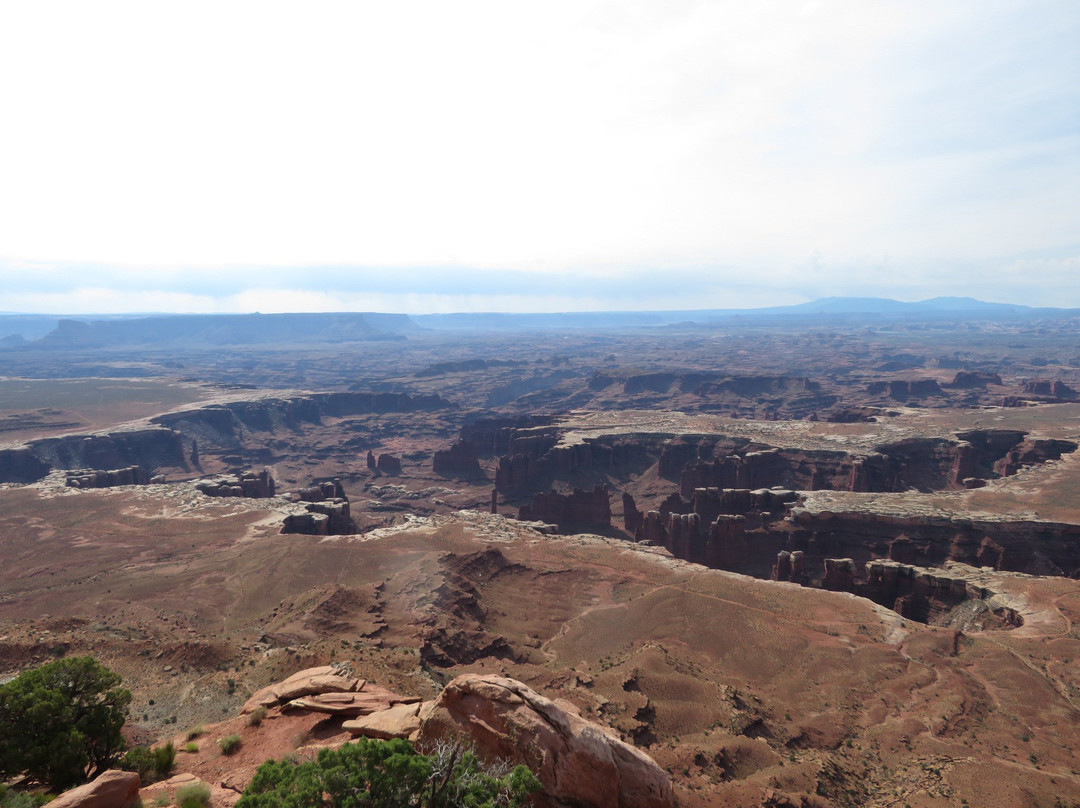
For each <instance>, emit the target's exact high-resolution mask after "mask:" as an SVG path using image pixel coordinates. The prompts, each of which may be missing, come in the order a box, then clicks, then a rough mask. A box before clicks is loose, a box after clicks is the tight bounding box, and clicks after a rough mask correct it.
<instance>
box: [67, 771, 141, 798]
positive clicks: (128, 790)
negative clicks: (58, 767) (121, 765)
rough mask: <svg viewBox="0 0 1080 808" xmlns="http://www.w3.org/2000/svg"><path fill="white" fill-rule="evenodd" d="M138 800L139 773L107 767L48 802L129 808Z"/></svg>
mask: <svg viewBox="0 0 1080 808" xmlns="http://www.w3.org/2000/svg"><path fill="white" fill-rule="evenodd" d="M138 802H139V775H137V774H135V772H124V771H120V770H119V769H109V770H108V771H107V772H103V773H102V774H101V775H99V776H98V777H97V778H95V779H94V780H92V781H91V782H89V783H87V784H86V785H85V786H79V787H78V788H73V789H71V791H65V792H64V793H63V794H61V795H60V796H59V797H57V798H56V799H55V800H53V801H52V802H50V803H49V805H54V806H56V808H129V806H134V805H137V804H138Z"/></svg>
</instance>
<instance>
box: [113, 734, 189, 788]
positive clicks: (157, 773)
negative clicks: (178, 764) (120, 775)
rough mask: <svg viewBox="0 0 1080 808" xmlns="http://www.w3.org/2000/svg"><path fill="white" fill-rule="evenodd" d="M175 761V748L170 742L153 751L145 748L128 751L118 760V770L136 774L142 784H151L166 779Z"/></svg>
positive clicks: (139, 747)
mask: <svg viewBox="0 0 1080 808" xmlns="http://www.w3.org/2000/svg"><path fill="white" fill-rule="evenodd" d="M175 761H176V747H175V746H173V745H172V741H170V742H169V743H167V744H165V745H164V746H158V747H156V748H154V749H147V748H146V747H145V746H136V747H135V748H134V749H129V750H128V751H127V752H126V753H125V754H124V756H123V757H122V758H120V768H121V769H124V770H125V771H129V772H138V774H139V779H140V780H142V782H143V783H144V784H145V783H153V782H155V781H157V780H164V779H165V778H166V777H168V776H169V773H170V772H171V771H172V767H173V763H174V762H175Z"/></svg>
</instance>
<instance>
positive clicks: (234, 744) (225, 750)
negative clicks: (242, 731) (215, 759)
mask: <svg viewBox="0 0 1080 808" xmlns="http://www.w3.org/2000/svg"><path fill="white" fill-rule="evenodd" d="M217 743H218V749H220V750H221V754H223V755H235V754H236V753H237V752H238V751H239V750H240V743H241V741H240V736H239V735H226V736H225V737H224V738H219V739H218V742H217Z"/></svg>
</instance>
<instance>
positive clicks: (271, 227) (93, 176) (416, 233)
mask: <svg viewBox="0 0 1080 808" xmlns="http://www.w3.org/2000/svg"><path fill="white" fill-rule="evenodd" d="M1078 27H1080V9H1078V8H1077V7H1076V6H1075V5H1074V4H1072V3H1071V2H1068V0H1061V2H1044V3H1040V4H1036V5H1035V6H1034V7H1033V6H1032V5H1031V4H1029V3H1021V2H1016V1H1014V2H1001V3H995V4H991V5H987V4H984V3H975V2H972V1H971V0H959V1H958V2H955V3H947V4H942V3H936V2H930V0H916V2H910V3H903V4H898V3H887V2H882V3H866V2H863V1H862V0H820V1H819V2H808V3H802V4H798V3H792V2H766V3H745V2H741V0H739V1H738V2H736V1H735V0H730V1H728V2H712V3H704V4H702V3H689V2H672V3H660V2H643V1H640V0H639V2H562V1H559V0H556V1H555V2H551V3H545V4H542V5H521V4H509V3H503V2H463V3H453V4H449V3H440V2H417V3H407V4H406V3H402V4H393V3H382V4H375V3H364V2H360V3H355V2H314V3H308V4H304V6H303V8H302V9H301V7H300V6H297V5H295V4H286V3H281V2H240V1H237V2H226V3H220V2H214V3H211V2H200V1H199V0H195V1H194V2H190V3H185V4H182V5H176V6H161V5H159V4H149V3H144V2H134V1H131V2H125V1H121V0H105V1H104V2H98V3H94V4H86V3H82V2H42V3H35V4H29V3H28V4H8V5H6V6H4V7H3V8H2V9H0V76H2V77H5V78H2V79H0V111H2V112H3V114H4V117H5V120H6V121H9V122H10V123H9V124H8V125H6V126H5V127H4V129H3V130H2V131H0V177H2V178H3V182H2V183H0V255H3V256H8V257H9V259H10V260H9V262H8V265H9V266H10V265H11V262H12V261H18V260H34V261H37V262H38V265H39V266H54V267H57V269H56V270H55V273H53V274H54V276H55V277H54V278H53V281H54V283H56V282H59V283H61V284H62V285H65V286H71V284H72V282H73V281H75V282H78V283H82V284H84V285H94V286H101V287H102V288H106V289H116V288H127V289H147V290H153V289H162V290H165V291H164V292H162V294H166V295H168V294H174V295H180V296H179V297H176V296H174V297H173V298H172V300H173V301H174V303H175V304H176V305H180V304H183V303H184V302H185V301H186V302H187V304H190V305H204V304H200V303H199V300H198V298H201V297H208V298H209V297H214V298H215V301H216V302H215V303H214V305H215V306H217V305H220V304H221V302H222V301H223V300H226V299H232V301H233V304H234V305H240V304H241V303H243V300H242V299H240V298H235V297H233V298H229V296H230V295H236V294H238V293H237V292H236V291H235V290H232V289H228V288H227V289H221V288H219V287H220V286H221V285H222V279H221V278H220V275H221V273H222V270H221V269H220V268H221V267H227V266H233V267H238V268H243V267H256V266H259V265H269V266H271V267H279V268H280V269H279V270H270V271H263V270H257V269H246V270H244V269H240V270H237V271H246V272H250V273H251V286H252V287H253V288H256V289H257V288H260V287H261V288H262V289H263V291H261V292H260V291H253V292H252V294H258V295H263V296H265V295H267V294H269V292H268V291H266V289H267V287H271V286H272V287H274V288H276V289H278V290H285V289H289V290H295V289H296V288H297V284H300V285H303V286H305V288H309V289H316V290H321V291H328V290H323V289H322V287H321V286H320V280H319V278H318V277H313V276H314V275H315V273H314V272H307V273H305V270H304V269H302V268H301V269H293V267H304V266H311V265H319V266H323V265H349V266H358V267H383V268H387V267H396V268H398V270H397V271H398V272H399V274H400V275H401V276H402V279H403V281H404V284H403V285H404V287H405V289H406V291H403V292H402V293H403V294H409V295H411V294H415V293H416V292H415V290H413V289H412V288H411V287H410V283H409V282H408V277H407V276H409V275H411V274H412V273H413V272H414V270H413V269H412V268H413V267H465V268H469V269H468V271H467V272H466V271H463V270H459V269H448V270H446V271H447V272H456V273H459V274H460V276H461V277H460V283H461V292H462V294H464V295H466V296H465V297H463V298H460V299H461V300H462V301H463V302H468V301H469V300H470V299H471V298H469V297H468V296H467V295H470V294H480V295H483V294H484V292H483V290H484V288H485V286H487V285H489V284H490V282H491V280H492V278H498V277H499V276H500V275H501V274H503V273H506V272H507V271H508V270H515V271H519V272H526V273H529V272H531V273H542V274H543V276H544V277H545V278H550V277H552V276H559V277H562V278H564V279H569V280H574V279H578V278H581V277H583V276H584V277H588V278H595V277H604V276H606V277H610V278H612V279H619V278H622V277H625V276H626V275H627V274H628V273H629V274H630V275H631V276H632V278H633V279H634V280H635V282H636V279H637V277H638V275H640V274H641V273H643V272H645V271H646V270H648V269H649V268H654V267H665V268H668V267H674V268H679V269H681V270H684V271H685V273H686V274H684V275H683V276H680V277H681V278H682V279H683V280H685V281H687V282H688V283H687V285H688V286H693V285H694V284H693V283H692V282H691V281H692V280H693V274H692V273H693V272H698V273H699V275H698V277H699V278H700V279H701V280H700V283H699V286H700V285H701V284H705V285H712V286H717V285H719V284H723V283H740V284H742V286H743V287H744V292H745V295H746V296H747V298H749V296H750V295H757V296H759V297H767V295H768V293H769V290H770V289H772V290H776V289H785V288H790V286H791V284H793V283H801V284H802V285H803V287H804V288H806V289H807V292H806V294H808V295H809V296H814V295H815V292H814V291H813V290H812V289H810V287H809V286H808V285H807V284H806V283H805V280H806V278H807V275H806V273H805V272H804V269H805V267H807V266H808V265H811V264H813V265H814V266H816V267H818V271H817V272H816V273H814V275H813V276H814V277H817V278H819V280H820V283H821V286H819V287H818V288H824V286H826V285H830V284H831V285H832V286H838V287H840V288H844V287H845V286H847V287H849V288H850V287H853V286H854V285H855V284H858V283H860V282H863V281H865V279H864V278H860V277H859V276H858V275H857V274H854V273H858V272H859V271H860V270H861V271H863V272H864V274H865V269H866V268H867V267H871V268H872V267H875V266H882V265H885V264H887V265H889V266H890V267H892V268H895V269H896V270H898V271H893V272H891V273H890V274H891V275H892V281H893V284H894V287H895V288H896V291H894V292H893V296H898V297H903V296H904V290H905V287H904V286H903V282H904V277H905V274H908V273H911V272H915V271H917V268H918V267H922V266H925V267H932V268H933V269H932V270H928V271H936V272H938V273H939V274H940V273H945V272H948V271H949V268H950V267H951V266H955V265H958V264H964V265H967V264H971V263H972V262H976V263H979V266H980V267H983V268H993V267H1001V266H1006V265H1010V264H1011V263H1012V262H1014V261H1015V260H1016V257H1017V256H1018V255H1021V254H1024V253H1028V252H1031V251H1048V250H1049V251H1058V253H1059V254H1071V253H1070V252H1069V251H1070V250H1071V249H1072V248H1073V247H1075V244H1076V241H1077V239H1076V236H1075V224H1074V223H1075V222H1076V221H1080V197H1078V196H1077V194H1076V193H1075V188H1076V187H1077V185H1078V181H1080V148H1077V147H1078V143H1077V135H1076V132H1077V119H1076V113H1075V109H1076V108H1077V101H1078V100H1080V99H1078V95H1080V90H1078V89H1077V87H1076V85H1075V81H1074V80H1071V79H1070V78H1069V77H1070V76H1072V77H1075V75H1077V73H1078V70H1080V67H1078V59H1080V57H1078V56H1077V55H1076V49H1075V47H1073V45H1072V44H1071V43H1072V42H1073V40H1074V38H1075V36H1076V34H1078V33H1080V31H1078V30H1077V29H1078ZM1062 110H1071V112H1070V111H1062ZM76 266H77V267H79V268H80V269H79V270H75V269H73V267H76ZM140 267H150V268H151V269H144V270H140V269H139V268H140ZM75 271H82V272H84V273H86V272H89V273H90V275H89V277H85V276H84V277H80V278H77V279H76V278H65V277H61V276H65V275H70V274H71V273H73V272H75ZM231 271H232V270H230V272H231ZM6 272H7V270H4V269H0V273H6ZM370 272H371V270H356V272H355V274H356V275H357V276H358V279H357V280H356V282H355V283H354V284H353V285H354V286H355V287H356V288H362V287H363V281H364V275H365V274H366V273H370ZM415 272H417V275H416V277H417V278H426V277H429V276H430V274H431V273H432V272H435V270H417V271H415ZM424 273H428V274H427V275H425V274H424ZM345 274H347V273H345ZM748 275H751V276H754V278H755V279H756V282H757V287H756V291H750V290H749V289H745V284H746V281H747V276H748ZM48 276H50V273H49V272H48V271H45V272H43V277H48ZM338 277H339V278H341V277H344V276H343V274H342V273H341V272H339V273H338ZM192 278H193V279H194V281H192V280H191V279H192ZM952 278H953V279H954V282H955V285H956V286H959V287H963V286H964V285H965V284H966V283H967V282H968V281H970V280H971V278H969V277H965V276H964V275H963V273H959V274H956V275H953V276H952ZM7 280H8V277H7V276H6V274H5V275H0V281H7ZM30 280H32V279H26V278H23V279H20V278H16V277H12V278H11V281H12V285H19V286H21V285H25V284H26V283H29V281H30ZM199 283H204V284H205V294H203V293H202V291H201V290H200V288H199V287H198V284H199ZM658 283H659V285H658V286H657V287H656V289H657V290H659V289H663V279H662V278H661V279H659V280H658ZM415 285H417V284H416V283H412V286H415ZM10 288H11V287H9V289H10ZM170 290H171V291H170ZM342 291H348V290H347V289H346V290H342ZM975 291H977V290H975ZM386 293H387V294H391V292H390V291H387V292H386ZM973 293H974V292H973ZM11 294H12V293H11V292H10V291H9V292H8V293H6V294H5V293H4V291H3V290H2V288H0V307H4V308H8V309H10V308H12V307H13V304H12V300H13V299H15V298H12V297H11ZM146 294H148V295H152V294H154V293H153V291H149V292H147V293H146ZM192 294H194V295H195V298H196V299H188V298H185V297H183V295H192ZM287 294H290V295H292V294H293V293H292V292H289V293H287ZM439 294H440V300H449V299H453V298H448V297H446V294H447V293H446V292H440V293H439ZM515 294H518V293H515ZM520 294H522V295H525V293H524V292H522V293H520ZM560 294H563V293H560ZM590 294H591V293H590ZM664 294H669V293H668V292H667V291H665V292H664ZM717 294H718V295H719V294H720V293H719V292H717ZM683 295H684V297H683V298H682V299H683V300H684V301H685V302H684V303H683V304H682V307H689V306H693V305H695V302H701V301H700V294H699V293H698V291H697V290H695V289H692V288H691V289H688V290H684V292H683ZM671 296H672V297H673V299H674V297H677V296H675V295H674V293H671ZM329 297H330V298H331V299H340V295H335V294H334V293H333V292H332V291H330V292H329ZM9 298H10V299H9ZM656 298H657V295H656V294H655V292H654V293H653V294H651V295H647V296H646V297H645V298H644V300H645V301H648V302H649V305H652V302H651V301H653V300H655V299H656ZM91 299H94V298H91ZM150 299H153V298H152V297H151V298H150ZM322 299H323V298H321V297H319V296H318V294H316V295H315V296H314V297H312V298H310V299H308V298H302V297H296V296H293V300H294V301H295V302H296V305H301V303H304V301H306V300H310V303H304V304H305V305H318V302H317V301H318V300H322ZM400 299H402V298H399V297H393V298H390V299H388V302H393V301H397V300H400ZM409 299H413V298H409ZM482 299H483V300H486V301H488V302H489V303H491V302H492V301H495V302H496V303H497V302H499V301H505V302H507V303H508V304H509V303H511V302H513V301H514V298H513V297H509V298H500V297H496V298H492V297H490V296H486V297H483V298H482ZM570 299H573V296H572V295H571V298H570ZM596 299H597V301H598V302H599V303H600V304H601V306H602V305H603V304H604V298H603V297H600V296H597V298H596ZM117 305H119V304H117ZM431 305H435V303H434V302H432V304H431ZM440 305H441V304H440ZM520 305H526V306H529V307H531V303H529V302H528V301H526V302H524V303H521V304H520ZM704 305H724V304H723V303H722V302H720V301H717V302H713V301H712V300H711V299H710V300H709V301H708V302H707V303H704ZM86 308H89V306H87V307H86Z"/></svg>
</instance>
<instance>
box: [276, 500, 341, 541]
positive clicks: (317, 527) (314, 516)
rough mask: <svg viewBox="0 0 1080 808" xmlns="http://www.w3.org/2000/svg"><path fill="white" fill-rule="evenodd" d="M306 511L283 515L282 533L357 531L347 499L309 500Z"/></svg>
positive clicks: (326, 534)
mask: <svg viewBox="0 0 1080 808" xmlns="http://www.w3.org/2000/svg"><path fill="white" fill-rule="evenodd" d="M305 509H306V513H293V514H289V515H288V516H286V517H285V521H284V522H283V523H282V526H281V532H282V533H300V534H304V535H308V536H349V535H352V534H354V533H356V531H357V527H356V522H354V521H353V518H352V511H351V507H350V505H349V500H347V499H343V498H342V499H338V498H334V499H327V500H325V501H322V502H310V503H308V504H307V505H306V506H305Z"/></svg>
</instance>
